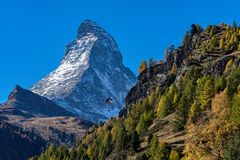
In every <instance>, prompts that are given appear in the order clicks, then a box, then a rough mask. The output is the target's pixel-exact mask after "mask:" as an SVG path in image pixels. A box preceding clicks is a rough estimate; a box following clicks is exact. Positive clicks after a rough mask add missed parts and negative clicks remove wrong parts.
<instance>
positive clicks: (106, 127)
mask: <svg viewBox="0 0 240 160" xmlns="http://www.w3.org/2000/svg"><path fill="white" fill-rule="evenodd" d="M239 41H240V27H238V26H237V24H236V23H233V25H226V24H220V25H209V26H208V27H206V28H205V29H202V27H201V26H199V25H192V26H191V29H190V30H189V31H187V33H186V35H185V36H184V38H183V42H182V45H181V46H179V47H177V48H175V47H174V46H170V47H168V48H167V49H166V52H165V62H163V61H159V62H155V60H152V59H151V60H150V61H149V63H148V64H147V62H146V61H143V63H142V64H141V65H140V67H139V76H138V82H137V84H136V86H134V87H133V88H132V89H131V90H130V92H129V93H128V96H127V97H126V106H125V108H124V109H123V110H122V111H121V112H120V114H119V117H117V118H112V119H110V120H108V121H107V122H106V123H104V124H102V123H101V124H99V125H97V126H93V127H92V128H90V129H89V130H88V132H87V133H86V135H85V137H84V138H83V139H82V140H81V141H80V142H78V144H77V146H73V147H72V148H66V147H65V146H60V147H58V148H55V147H54V146H53V145H51V146H50V147H49V148H48V149H47V150H46V151H45V152H43V153H42V154H41V155H40V156H39V157H33V158H31V159H32V160H75V159H82V160H85V159H91V160H101V159H119V160H120V159H122V160H125V159H137V160H147V159H153V160H180V159H183V160H199V159H202V160H219V159H225V160H238V159H240V68H239V66H240V51H239V50H240V45H239Z"/></svg>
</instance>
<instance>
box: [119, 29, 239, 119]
mask: <svg viewBox="0 0 240 160" xmlns="http://www.w3.org/2000/svg"><path fill="white" fill-rule="evenodd" d="M220 29H221V28H219V31H220ZM205 36H206V35H205V33H204V32H203V33H202V34H201V35H194V36H193V38H192V40H191V41H189V42H188V45H186V46H180V47H178V48H177V49H173V51H172V52H171V53H170V54H169V55H168V57H167V59H166V61H165V62H164V63H163V64H157V65H155V66H154V67H150V68H148V69H147V70H145V71H143V72H142V73H141V74H140V75H139V76H138V80H137V84H136V85H135V86H134V87H133V88H132V89H131V90H130V91H129V93H128V95H127V96H126V99H125V105H126V106H125V108H123V109H122V110H121V111H120V113H119V117H127V114H128V111H129V109H130V107H131V105H132V104H134V103H136V102H138V101H141V100H142V99H144V98H145V97H147V96H148V95H149V93H151V92H152V91H153V90H154V89H155V88H156V87H161V88H166V87H168V86H170V85H171V84H172V83H173V82H174V81H175V80H178V79H179V78H180V77H182V76H184V74H185V72H186V71H187V70H189V69H191V68H192V67H197V68H199V69H200V71H201V73H199V74H203V75H218V74H222V73H223V72H224V69H225V68H226V65H227V63H228V61H229V60H232V61H233V63H234V65H235V66H240V60H239V57H240V52H239V51H235V52H234V51H233V50H220V49H218V50H214V51H206V52H205V53H202V51H200V50H199V49H195V48H194V46H195V45H196V44H197V42H196V39H197V38H199V37H205ZM202 39H203V42H202V43H204V41H208V37H207V38H202ZM174 65H175V66H176V73H172V68H173V66H174ZM230 71H231V70H230ZM230 71H229V72H230Z"/></svg>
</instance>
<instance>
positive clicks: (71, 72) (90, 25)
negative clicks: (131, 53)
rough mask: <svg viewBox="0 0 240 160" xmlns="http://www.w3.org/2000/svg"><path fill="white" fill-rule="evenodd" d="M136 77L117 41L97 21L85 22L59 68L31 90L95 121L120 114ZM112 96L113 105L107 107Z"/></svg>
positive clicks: (68, 45)
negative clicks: (124, 63)
mask: <svg viewBox="0 0 240 160" xmlns="http://www.w3.org/2000/svg"><path fill="white" fill-rule="evenodd" d="M135 81H136V77H135V75H134V74H133V73H132V72H131V71H130V70H129V69H128V68H126V67H124V65H123V64H122V55H121V53H120V51H119V49H118V46H117V43H116V42H115V40H114V38H113V37H112V36H111V35H110V34H108V33H107V32H106V31H105V30H104V29H103V28H102V27H100V26H99V25H98V24H97V23H96V22H93V21H90V20H85V21H84V22H82V23H81V25H80V27H79V29H78V34H77V39H76V40H74V41H73V42H71V43H69V44H67V45H66V52H65V55H64V58H63V59H62V61H61V64H60V65H59V67H58V68H57V69H56V70H54V71H53V72H51V73H50V74H49V75H47V76H46V77H45V78H43V79H42V80H40V81H39V82H38V83H36V84H35V85H33V87H32V88H31V90H32V91H33V92H35V93H37V94H40V95H42V96H45V97H47V98H49V99H51V100H53V101H54V102H55V103H57V104H58V105H60V106H62V107H64V108H65V109H67V110H69V111H71V112H73V113H75V114H77V115H79V116H80V117H82V118H84V119H86V120H90V121H92V122H98V121H100V120H102V121H104V120H106V119H107V118H109V117H111V116H114V115H117V114H118V112H119V110H120V109H121V108H122V107H123V105H124V98H125V96H126V94H127V92H128V90H129V89H130V88H131V87H132V86H133V85H134V84H135ZM108 97H111V98H112V99H113V104H111V105H109V104H105V99H106V98H108Z"/></svg>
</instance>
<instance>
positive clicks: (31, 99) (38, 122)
mask: <svg viewBox="0 0 240 160" xmlns="http://www.w3.org/2000/svg"><path fill="white" fill-rule="evenodd" d="M0 119H1V120H2V121H5V122H7V123H8V124H11V125H13V126H17V127H18V128H21V129H24V130H26V131H29V132H34V134H36V135H38V136H40V137H41V138H42V139H44V140H45V143H48V144H49V143H54V144H55V145H60V144H66V145H68V146H70V145H73V144H75V142H76V140H77V139H79V138H81V137H82V136H83V135H84V133H85V131H86V130H87V129H88V128H89V127H90V126H91V125H92V123H91V122H88V121H85V120H81V119H80V118H79V117H76V116H75V115H73V114H72V113H71V112H68V111H67V110H65V109H63V108H62V107H60V106H58V105H56V104H55V103H54V102H52V101H50V100H48V99H47V98H45V97H42V96H39V95H37V94H35V93H33V92H31V91H28V90H26V89H23V88H21V87H20V86H18V85H17V86H16V87H15V88H14V90H13V91H12V92H11V93H10V95H9V97H8V101H7V102H6V103H3V104H0ZM16 147H18V146H16Z"/></svg>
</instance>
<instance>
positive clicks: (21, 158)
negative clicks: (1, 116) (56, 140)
mask: <svg viewBox="0 0 240 160" xmlns="http://www.w3.org/2000/svg"><path fill="white" fill-rule="evenodd" d="M0 141H1V143H0V148H1V149H0V155H1V156H0V160H13V159H14V160H25V159H27V158H29V157H31V156H33V155H38V154H40V153H41V152H42V151H43V150H44V148H45V146H46V142H45V141H44V140H43V139H42V138H41V137H39V136H38V135H37V134H34V133H33V132H29V131H24V130H23V129H21V128H19V127H16V126H13V125H11V124H8V123H6V122H4V121H2V120H0Z"/></svg>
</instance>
